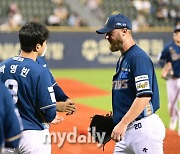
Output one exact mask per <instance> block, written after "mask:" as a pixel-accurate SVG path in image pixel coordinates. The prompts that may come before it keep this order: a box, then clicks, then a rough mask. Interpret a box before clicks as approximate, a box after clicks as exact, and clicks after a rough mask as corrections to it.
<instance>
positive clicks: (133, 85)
mask: <svg viewBox="0 0 180 154" xmlns="http://www.w3.org/2000/svg"><path fill="white" fill-rule="evenodd" d="M144 94H148V95H151V100H150V103H149V105H148V106H147V107H146V108H145V109H144V110H143V112H142V113H141V114H140V115H139V116H138V117H137V119H141V118H143V117H145V116H148V115H150V114H152V113H154V112H155V111H156V110H158V109H159V91H158V85H157V79H156V75H155V71H154V69H153V63H152V61H151V60H150V58H149V57H148V55H147V54H146V53H145V52H144V51H143V50H142V49H141V48H139V47H138V46H137V45H134V46H132V47H131V48H130V49H129V50H128V51H126V52H125V53H124V54H123V55H122V56H121V58H120V60H119V61H118V63H117V67H116V74H115V75H114V76H113V84H112V103H113V120H114V123H115V124H117V123H118V122H119V121H120V120H121V119H122V118H123V116H124V115H125V114H126V113H127V111H128V110H129V109H130V107H131V105H132V103H133V101H134V100H135V98H136V97H140V96H142V95H144ZM137 119H136V120H137Z"/></svg>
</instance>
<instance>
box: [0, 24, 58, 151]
mask: <svg viewBox="0 0 180 154" xmlns="http://www.w3.org/2000/svg"><path fill="white" fill-rule="evenodd" d="M48 36H49V32H48V30H47V28H46V27H45V26H43V25H41V24H39V23H35V22H30V23H26V24H25V25H24V26H22V28H21V29H20V31H19V40H20V45H21V53H20V55H19V56H16V57H12V58H9V59H8V60H5V61H3V62H2V63H1V64H0V70H1V71H0V79H1V80H2V81H3V82H4V83H5V85H6V87H8V89H9V91H10V93H11V95H12V96H13V100H14V103H15V104H16V106H17V108H18V110H19V113H20V116H21V118H22V123H23V127H24V129H23V133H22V138H21V140H20V145H19V150H20V153H30V154H31V153H32V154H41V153H43V154H50V153H51V144H49V142H48V143H47V139H48V140H50V136H49V129H48V127H49V126H48V123H50V122H52V121H53V120H54V119H55V117H56V99H55V95H54V90H53V87H52V83H51V79H50V77H49V74H48V71H47V69H46V68H44V67H43V66H41V65H39V64H38V63H37V62H36V58H37V57H38V56H40V55H41V54H42V53H43V51H44V50H45V48H46V40H47V39H48Z"/></svg>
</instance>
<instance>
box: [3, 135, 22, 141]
mask: <svg viewBox="0 0 180 154" xmlns="http://www.w3.org/2000/svg"><path fill="white" fill-rule="evenodd" d="M21 136H22V134H18V135H16V136H13V137H11V138H8V139H5V141H6V142H12V141H14V140H17V139H18V138H20V137H21Z"/></svg>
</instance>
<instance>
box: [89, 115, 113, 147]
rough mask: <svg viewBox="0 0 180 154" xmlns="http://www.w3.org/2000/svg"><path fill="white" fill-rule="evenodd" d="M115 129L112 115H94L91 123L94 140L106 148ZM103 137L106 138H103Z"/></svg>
mask: <svg viewBox="0 0 180 154" xmlns="http://www.w3.org/2000/svg"><path fill="white" fill-rule="evenodd" d="M113 129H114V123H113V118H112V113H110V114H107V115H105V116H104V115H98V114H96V115H94V116H93V117H92V120H91V122H90V133H91V136H92V137H93V138H94V140H95V141H96V142H98V143H100V144H102V145H103V149H104V146H105V144H106V143H107V142H109V141H110V140H111V133H112V130H113ZM103 135H105V136H104V138H101V137H102V136H103Z"/></svg>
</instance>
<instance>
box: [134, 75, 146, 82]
mask: <svg viewBox="0 0 180 154" xmlns="http://www.w3.org/2000/svg"><path fill="white" fill-rule="evenodd" d="M148 79H149V78H148V75H141V76H137V77H135V82H138V81H142V80H148Z"/></svg>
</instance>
